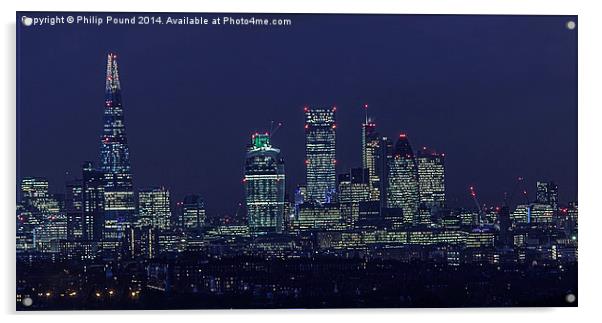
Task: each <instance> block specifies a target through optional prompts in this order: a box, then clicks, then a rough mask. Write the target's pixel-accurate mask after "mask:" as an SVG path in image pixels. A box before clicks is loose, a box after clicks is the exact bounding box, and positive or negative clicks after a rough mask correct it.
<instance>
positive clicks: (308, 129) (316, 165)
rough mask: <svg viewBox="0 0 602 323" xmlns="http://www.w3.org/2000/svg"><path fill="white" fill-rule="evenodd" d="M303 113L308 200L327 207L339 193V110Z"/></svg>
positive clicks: (323, 109) (307, 111)
mask: <svg viewBox="0 0 602 323" xmlns="http://www.w3.org/2000/svg"><path fill="white" fill-rule="evenodd" d="M304 111H305V155H306V158H305V167H306V182H307V195H308V200H311V201H316V202H318V203H326V202H329V201H330V200H331V198H332V196H333V195H334V193H335V192H336V149H335V143H336V135H335V134H336V123H335V112H336V107H333V108H309V107H305V108H304Z"/></svg>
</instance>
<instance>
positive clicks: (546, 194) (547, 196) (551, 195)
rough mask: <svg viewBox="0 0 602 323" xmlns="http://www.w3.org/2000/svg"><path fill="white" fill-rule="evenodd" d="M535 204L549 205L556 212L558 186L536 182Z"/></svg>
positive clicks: (552, 183)
mask: <svg viewBox="0 0 602 323" xmlns="http://www.w3.org/2000/svg"><path fill="white" fill-rule="evenodd" d="M536 202H537V203H540V204H547V205H550V206H551V207H552V208H553V209H554V210H556V209H557V208H558V186H557V185H556V184H555V183H554V182H540V181H537V196H536Z"/></svg>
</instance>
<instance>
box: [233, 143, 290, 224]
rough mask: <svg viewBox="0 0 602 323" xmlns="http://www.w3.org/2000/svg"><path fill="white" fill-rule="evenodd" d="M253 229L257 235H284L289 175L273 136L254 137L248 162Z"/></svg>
mask: <svg viewBox="0 0 602 323" xmlns="http://www.w3.org/2000/svg"><path fill="white" fill-rule="evenodd" d="M243 183H244V187H245V195H246V206H247V217H248V222H249V229H250V230H251V233H253V234H265V233H270V232H282V228H283V216H284V190H285V185H284V184H285V175H284V161H283V159H282V157H281V156H280V149H277V148H275V147H272V145H271V143H270V136H269V135H268V134H267V133H266V134H258V133H256V134H254V135H253V136H252V143H251V145H250V146H249V149H248V151H247V156H246V162H245V177H244V179H243Z"/></svg>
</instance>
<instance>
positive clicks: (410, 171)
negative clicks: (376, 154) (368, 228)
mask: <svg viewBox="0 0 602 323" xmlns="http://www.w3.org/2000/svg"><path fill="white" fill-rule="evenodd" d="M388 168H389V169H388V187H387V207H388V208H400V209H402V211H403V217H404V222H405V223H406V224H414V223H415V222H416V220H417V215H418V205H419V199H420V196H419V188H418V167H417V165H416V159H415V158H414V152H413V151H412V147H411V146H410V142H409V140H408V138H407V136H406V134H403V133H402V134H401V135H399V139H398V140H397V143H396V144H395V151H394V155H393V158H392V159H391V160H390V161H389V165H388Z"/></svg>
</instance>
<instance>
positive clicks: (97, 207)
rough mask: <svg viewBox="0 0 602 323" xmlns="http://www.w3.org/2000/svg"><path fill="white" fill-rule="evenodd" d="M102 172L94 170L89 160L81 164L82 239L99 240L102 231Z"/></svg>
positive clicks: (103, 186) (103, 187)
mask: <svg viewBox="0 0 602 323" xmlns="http://www.w3.org/2000/svg"><path fill="white" fill-rule="evenodd" d="M104 193H105V183H104V173H103V172H101V171H99V170H96V169H95V168H94V165H92V163H91V162H84V164H83V166H82V195H83V196H82V201H83V229H82V236H83V239H84V240H88V241H97V242H98V241H100V240H101V239H102V236H103V231H104V219H105V217H104V198H105V195H104Z"/></svg>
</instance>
